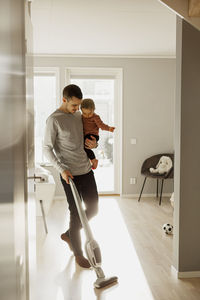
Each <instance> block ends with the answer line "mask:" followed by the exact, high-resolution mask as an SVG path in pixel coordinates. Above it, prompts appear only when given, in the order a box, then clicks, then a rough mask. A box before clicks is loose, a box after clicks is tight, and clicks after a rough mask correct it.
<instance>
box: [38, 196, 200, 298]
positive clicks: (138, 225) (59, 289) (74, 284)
mask: <svg viewBox="0 0 200 300" xmlns="http://www.w3.org/2000/svg"><path fill="white" fill-rule="evenodd" d="M37 219H38V220H37V292H38V295H37V298H36V299H37V300H94V299H95V300H199V299H200V278H193V279H177V278H175V277H174V275H173V274H172V272H171V264H172V246H173V245H172V243H173V236H172V235H166V234H165V233H164V232H163V231H162V225H163V224H164V223H171V224H172V223H173V209H172V207H171V205H170V202H169V199H168V198H163V202H162V206H159V205H158V201H157V200H155V199H154V198H142V199H141V202H140V203H138V201H137V199H131V198H120V197H109V196H106V197H100V203H99V213H98V216H96V217H95V218H94V219H93V220H92V221H91V222H90V225H91V228H92V231H93V233H94V236H95V239H96V240H97V241H98V243H99V244H100V247H101V252H102V258H103V262H102V268H103V270H104V272H105V274H106V275H107V276H112V275H116V276H118V278H119V283H118V284H116V285H114V286H112V287H110V288H107V289H102V290H96V289H94V287H93V282H94V281H95V280H96V275H95V272H94V271H92V270H83V269H81V268H80V267H79V266H77V265H76V264H75V261H74V257H73V255H72V253H71V252H70V250H69V249H68V247H67V245H66V244H65V243H64V242H63V241H62V240H60V234H61V233H62V232H63V231H64V230H65V229H67V224H68V219H69V214H68V209H67V204H66V201H65V200H57V201H54V203H53V206H52V208H51V211H50V213H49V215H48V217H47V223H48V230H49V233H48V235H46V234H45V233H44V228H43V223H42V219H41V217H38V218H37ZM82 239H83V244H84V234H83V233H82Z"/></svg>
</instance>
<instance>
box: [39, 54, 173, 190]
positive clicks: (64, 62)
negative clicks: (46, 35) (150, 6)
mask: <svg viewBox="0 0 200 300" xmlns="http://www.w3.org/2000/svg"><path fill="white" fill-rule="evenodd" d="M34 61H35V62H34V64H35V66H36V67H59V69H60V87H61V90H62V88H63V87H64V86H65V85H66V83H65V76H64V72H65V68H66V67H107V68H109V67H111V68H114V67H116V68H122V69H123V124H122V126H123V128H122V133H123V153H122V165H123V167H122V178H123V182H122V194H139V192H140V189H141V185H142V182H143V177H142V176H141V175H140V169H141V164H142V162H143V161H144V160H145V159H146V158H147V157H149V156H151V155H153V154H157V153H162V152H173V149H174V146H173V136H174V99H175V59H174V58H126V57H124V58H116V57H113V58H112V57H67V56H66V57H65V56H41V57H40V56H35V59H34ZM131 137H135V138H137V144H136V145H131V144H130V138H131ZM130 177H137V183H136V184H135V185H130V184H129V178H130ZM172 190H173V186H172V181H170V180H169V182H167V183H166V184H165V186H164V190H163V192H164V193H170V192H172ZM154 192H155V182H154V181H153V180H149V181H147V183H146V186H145V189H144V194H147V193H148V194H151V193H154Z"/></svg>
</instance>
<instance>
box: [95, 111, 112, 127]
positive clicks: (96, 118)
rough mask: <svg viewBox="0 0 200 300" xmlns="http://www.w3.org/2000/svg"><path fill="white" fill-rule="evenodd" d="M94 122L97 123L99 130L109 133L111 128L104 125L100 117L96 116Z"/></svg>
mask: <svg viewBox="0 0 200 300" xmlns="http://www.w3.org/2000/svg"><path fill="white" fill-rule="evenodd" d="M94 120H95V123H96V125H97V127H98V128H101V129H102V130H106V131H109V128H110V126H108V125H106V124H104V123H103V121H102V120H101V118H100V117H99V115H96V116H95V118H94Z"/></svg>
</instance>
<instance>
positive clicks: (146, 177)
mask: <svg viewBox="0 0 200 300" xmlns="http://www.w3.org/2000/svg"><path fill="white" fill-rule="evenodd" d="M146 180H147V177H145V179H144V182H143V185H142V189H141V192H140V196H139V198H138V202H139V201H140V198H141V196H142V192H143V189H144V185H145V182H146Z"/></svg>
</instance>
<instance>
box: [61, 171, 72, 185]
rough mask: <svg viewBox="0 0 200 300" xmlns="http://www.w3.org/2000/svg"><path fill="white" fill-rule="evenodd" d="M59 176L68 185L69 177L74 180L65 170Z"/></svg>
mask: <svg viewBox="0 0 200 300" xmlns="http://www.w3.org/2000/svg"><path fill="white" fill-rule="evenodd" d="M61 176H62V178H63V179H64V180H65V181H66V182H67V183H68V184H69V177H71V179H73V178H74V177H73V176H72V174H71V173H70V171H68V170H65V171H64V172H62V174H61Z"/></svg>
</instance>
